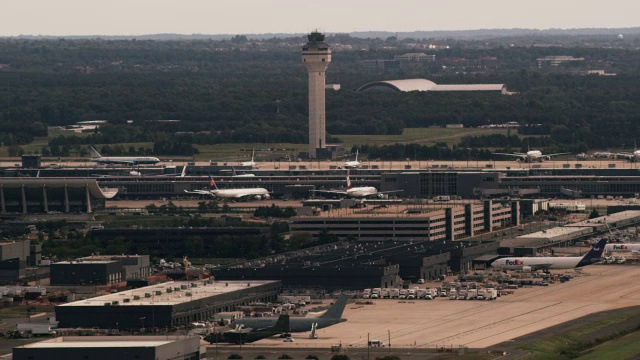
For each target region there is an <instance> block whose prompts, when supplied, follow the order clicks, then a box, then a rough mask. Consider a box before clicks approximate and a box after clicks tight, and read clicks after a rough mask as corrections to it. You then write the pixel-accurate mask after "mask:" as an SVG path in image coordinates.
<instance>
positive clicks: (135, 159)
mask: <svg viewBox="0 0 640 360" xmlns="http://www.w3.org/2000/svg"><path fill="white" fill-rule="evenodd" d="M89 152H90V153H91V161H95V162H96V163H98V164H122V165H140V164H157V163H159V162H160V159H158V158H156V157H152V156H102V155H100V153H99V152H98V151H97V150H96V149H95V148H94V147H93V146H89Z"/></svg>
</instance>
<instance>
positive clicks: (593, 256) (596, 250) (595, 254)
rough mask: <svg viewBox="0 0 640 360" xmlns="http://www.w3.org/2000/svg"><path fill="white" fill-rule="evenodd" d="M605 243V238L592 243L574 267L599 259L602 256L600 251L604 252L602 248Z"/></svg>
mask: <svg viewBox="0 0 640 360" xmlns="http://www.w3.org/2000/svg"><path fill="white" fill-rule="evenodd" d="M606 245H607V238H602V239H600V241H598V242H597V243H596V244H595V245H593V247H592V248H591V250H589V252H588V253H586V254H585V256H584V257H583V258H582V260H580V262H579V263H578V265H576V267H583V266H586V265H590V264H593V263H596V262H598V261H600V258H602V253H603V252H604V248H605V246H606Z"/></svg>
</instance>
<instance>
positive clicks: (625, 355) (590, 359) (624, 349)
mask: <svg viewBox="0 0 640 360" xmlns="http://www.w3.org/2000/svg"><path fill="white" fill-rule="evenodd" d="M638 354H640V331H636V332H634V333H631V334H629V335H627V336H624V337H621V338H620V339H616V340H612V341H609V342H606V343H604V344H602V345H600V346H598V347H596V348H593V349H591V350H589V351H588V352H587V353H586V354H585V355H584V356H581V357H579V358H578V359H579V360H600V359H630V358H632V357H633V356H637V355H638Z"/></svg>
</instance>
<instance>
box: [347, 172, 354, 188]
mask: <svg viewBox="0 0 640 360" xmlns="http://www.w3.org/2000/svg"><path fill="white" fill-rule="evenodd" d="M352 187H353V186H352V185H351V179H350V178H349V170H347V189H351V188H352Z"/></svg>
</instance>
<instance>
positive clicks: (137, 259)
mask: <svg viewBox="0 0 640 360" xmlns="http://www.w3.org/2000/svg"><path fill="white" fill-rule="evenodd" d="M149 275H151V265H150V262H149V255H93V256H87V257H83V258H78V259H76V260H72V261H60V262H57V263H54V264H51V267H50V276H51V280H50V281H51V285H89V284H90V285H107V284H117V283H119V282H121V281H125V280H127V279H139V278H146V277H148V276H149Z"/></svg>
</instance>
